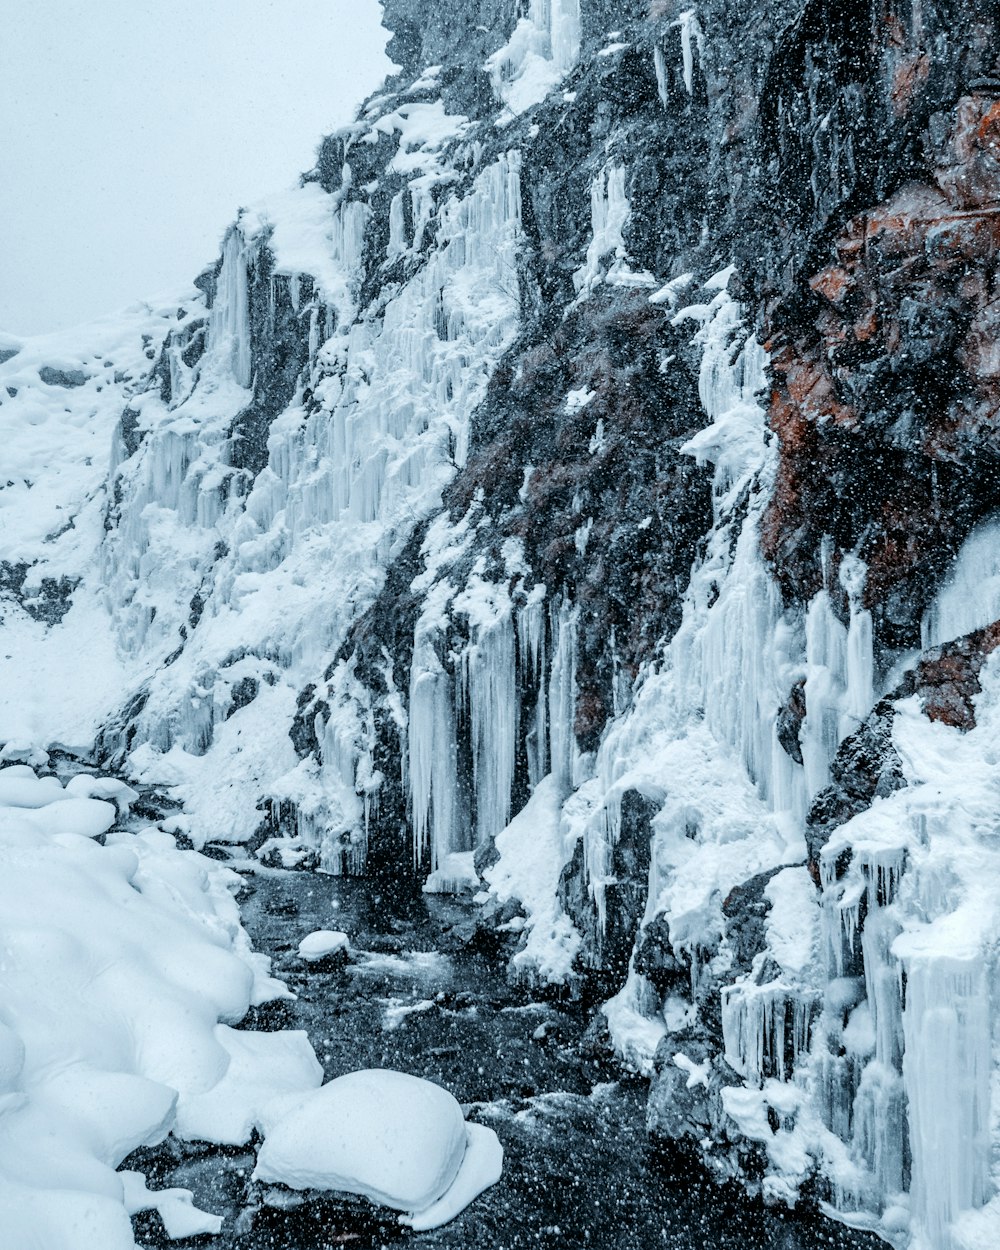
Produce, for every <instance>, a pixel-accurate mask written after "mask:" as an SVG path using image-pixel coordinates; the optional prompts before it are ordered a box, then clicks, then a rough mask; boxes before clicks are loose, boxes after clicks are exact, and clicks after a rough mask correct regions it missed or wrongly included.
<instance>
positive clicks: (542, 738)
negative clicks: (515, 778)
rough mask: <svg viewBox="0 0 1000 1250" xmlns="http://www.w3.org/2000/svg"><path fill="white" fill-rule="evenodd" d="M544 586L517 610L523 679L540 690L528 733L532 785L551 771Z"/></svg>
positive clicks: (526, 745)
mask: <svg viewBox="0 0 1000 1250" xmlns="http://www.w3.org/2000/svg"><path fill="white" fill-rule="evenodd" d="M546 616H547V613H546V608H545V587H544V586H536V587H534V589H533V590H532V592H531V594H530V595H529V596H528V602H527V603H526V604H525V605H524V607H522V608H520V609H519V610H518V614H517V636H518V646H519V656H518V660H519V668H520V672H521V682H522V685H524V686H526V687H527V686H529V685H530V686H532V687H534V689H535V691H536V692H537V695H536V700H535V716H534V724H533V725H532V726H531V728H530V729H529V730H528V731H527V733H526V734H525V747H526V750H527V756H528V781H529V782H530V784H531V786H532V788H534V787H535V786H537V785H538V783H539V782H540V781H541V779H542V778H543V777H544V776H545V775H546V774H547V773H548V771H549V743H548V704H547V701H546V691H545V664H546V654H545V623H546Z"/></svg>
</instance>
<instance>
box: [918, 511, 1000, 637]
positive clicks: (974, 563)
mask: <svg viewBox="0 0 1000 1250" xmlns="http://www.w3.org/2000/svg"><path fill="white" fill-rule="evenodd" d="M996 620H1000V520H997V519H994V518H991V519H990V520H988V521H984V522H982V523H981V524H980V525H978V526H976V528H975V529H974V530H973V531H972V533H971V534H970V535H969V537H968V538H967V539H966V540H965V542H964V543H963V544H962V549H961V551H960V552H959V553H958V557H957V558H956V560H955V563H954V564H953V566H952V569H951V572H950V573H949V575H948V577H947V578H946V579H945V581H944V583H943V584H942V586H941V588H940V590H939V591H938V593H937V595H936V596H935V598H934V601H933V603H932V604H931V605H930V607H929V608H928V609H927V612H926V613H925V615H924V619H923V621H922V622H921V627H920V642H921V646H923V647H924V648H925V649H926V648H927V647H938V646H940V645H941V643H943V642H949V641H950V640H951V639H952V638H961V637H962V636H963V635H965V634H969V633H971V632H972V631H973V630H975V629H983V628H984V627H985V626H986V625H992V623H993V622H994V621H996Z"/></svg>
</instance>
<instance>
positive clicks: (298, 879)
mask: <svg viewBox="0 0 1000 1250" xmlns="http://www.w3.org/2000/svg"><path fill="white" fill-rule="evenodd" d="M246 881H247V894H246V896H245V897H244V899H243V918H244V924H245V925H246V927H247V929H248V930H249V932H250V933H251V935H252V937H253V939H254V942H255V944H256V945H257V947H258V948H259V949H260V950H263V951H265V952H267V953H268V954H270V955H272V957H273V959H274V971H275V974H276V975H278V976H281V977H283V978H284V979H285V980H286V981H287V983H288V985H289V987H290V988H291V989H293V990H294V991H295V993H296V994H297V995H298V999H297V1001H296V1002H294V1003H277V1004H271V1005H268V1006H267V1007H265V1008H262V1009H260V1010H259V1011H258V1012H256V1013H252V1014H251V1017H250V1018H248V1020H247V1021H246V1022H245V1024H244V1026H243V1027H248V1028H254V1027H256V1028H263V1029H270V1028H288V1027H293V1028H305V1029H307V1030H308V1032H309V1036H310V1038H311V1040H312V1042H313V1045H314V1046H315V1049H316V1052H317V1054H318V1056H319V1058H320V1061H321V1062H322V1064H323V1067H324V1070H325V1076H326V1079H328V1080H329V1079H331V1078H333V1077H335V1076H339V1075H341V1074H342V1073H344V1072H348V1071H352V1070H354V1069H357V1068H366V1067H374V1068H378V1067H390V1068H396V1069H399V1070H402V1071H404V1072H410V1073H413V1074H415V1075H418V1076H422V1077H426V1078H428V1079H430V1080H433V1081H437V1082H439V1083H440V1084H441V1085H443V1086H444V1087H445V1088H447V1089H449V1090H450V1091H451V1092H452V1093H453V1094H454V1095H455V1096H456V1098H458V1099H459V1101H460V1102H461V1103H462V1104H463V1106H464V1107H465V1109H466V1112H467V1117H468V1119H469V1120H471V1121H474V1122H479V1123H482V1124H487V1125H489V1126H490V1127H491V1128H493V1129H494V1130H495V1131H496V1133H497V1134H498V1136H499V1137H500V1140H501V1142H502V1143H503V1146H504V1151H505V1161H504V1174H503V1178H502V1180H501V1181H500V1183H499V1184H497V1185H495V1186H494V1187H493V1188H492V1189H490V1190H489V1191H488V1192H487V1193H485V1194H484V1195H483V1196H482V1197H480V1198H479V1199H477V1200H476V1201H475V1202H474V1203H473V1204H472V1205H471V1207H469V1208H468V1209H467V1210H466V1211H465V1212H464V1213H463V1214H462V1215H461V1216H460V1217H459V1218H458V1219H457V1220H455V1221H454V1222H453V1223H451V1224H448V1225H446V1226H444V1227H442V1228H439V1229H436V1230H434V1231H432V1232H428V1233H420V1234H413V1233H410V1232H409V1231H407V1230H404V1229H400V1228H399V1226H398V1225H396V1224H395V1222H394V1218H393V1213H392V1212H382V1213H381V1215H380V1214H379V1213H378V1212H377V1211H375V1209H373V1208H371V1207H370V1206H368V1204H366V1203H363V1202H360V1201H358V1202H355V1203H349V1202H334V1201H330V1200H313V1201H309V1202H307V1203H304V1204H303V1205H300V1206H297V1207H294V1208H291V1209H282V1208H280V1207H277V1208H276V1207H274V1206H271V1205H268V1203H267V1201H265V1199H266V1197H267V1195H266V1194H265V1192H264V1189H263V1187H260V1186H257V1185H254V1184H251V1183H250V1181H249V1178H250V1174H251V1172H252V1170H253V1166H254V1154H253V1151H252V1150H250V1149H220V1148H218V1147H201V1146H192V1145H189V1144H180V1143H177V1142H175V1141H173V1140H172V1139H171V1140H169V1141H168V1142H167V1143H166V1144H165V1145H164V1146H161V1147H158V1148H156V1149H155V1150H143V1151H141V1152H138V1153H137V1154H136V1155H134V1156H133V1158H132V1160H131V1161H127V1162H126V1165H125V1166H134V1167H139V1168H141V1169H142V1170H144V1171H146V1172H147V1174H148V1177H149V1183H150V1185H151V1186H154V1187H160V1186H164V1185H178V1186H184V1187H187V1188H189V1189H192V1190H193V1191H194V1194H195V1201H196V1202H197V1203H198V1204H199V1205H200V1206H202V1207H204V1208H205V1209H207V1210H211V1211H215V1212H218V1213H219V1214H221V1215H223V1216H224V1217H225V1225H224V1228H223V1232H222V1234H221V1235H220V1236H219V1237H214V1238H209V1237H201V1238H196V1239H191V1240H187V1241H168V1240H167V1238H166V1236H165V1234H164V1232H163V1228H162V1225H161V1223H160V1221H159V1217H158V1216H157V1215H155V1214H147V1215H143V1216H138V1217H136V1221H135V1225H136V1231H137V1237H138V1240H139V1241H140V1244H144V1245H147V1246H151V1247H154V1246H155V1247H166V1246H174V1247H189V1246H191V1247H193V1246H202V1245H205V1246H208V1245H213V1246H216V1247H218V1250H230V1248H233V1250H235V1248H237V1247H239V1248H240V1250H327V1248H329V1247H333V1246H340V1245H348V1246H356V1247H359V1248H361V1250H363V1248H364V1247H381V1246H385V1245H388V1244H389V1243H391V1242H393V1241H401V1240H407V1241H409V1240H412V1239H414V1238H415V1239H416V1240H415V1242H414V1244H415V1245H420V1246H421V1247H425V1246H426V1247H432V1246H433V1247H455V1248H456V1250H458V1248H459V1247H461V1248H462V1250H466V1248H467V1247H469V1246H478V1247H482V1248H483V1250H501V1248H503V1250H515V1248H517V1247H528V1246H531V1247H552V1250H555V1248H556V1247H560V1248H563V1250H566V1248H569V1250H582V1248H583V1247H596V1248H600V1250H625V1248H634V1250H646V1248H647V1247H648V1248H650V1250H652V1248H653V1247H674V1248H675V1250H757V1248H760V1250H765V1248H766V1250H818V1248H819V1247H826V1246H829V1247H835V1248H837V1250H855V1248H860V1247H862V1246H872V1247H874V1246H876V1245H880V1244H881V1243H879V1242H876V1241H875V1239H874V1238H870V1237H866V1236H861V1235H859V1234H855V1233H852V1232H851V1231H849V1230H847V1229H845V1228H842V1227H840V1226H837V1225H835V1224H831V1223H828V1222H826V1221H824V1220H818V1221H811V1220H806V1219H800V1218H796V1217H791V1216H788V1215H785V1214H784V1213H782V1212H775V1211H768V1210H765V1209H764V1208H763V1207H762V1206H761V1205H759V1204H757V1203H755V1202H752V1201H750V1200H748V1199H747V1198H746V1197H745V1196H744V1195H743V1194H742V1193H740V1192H739V1191H738V1190H736V1189H732V1190H721V1189H719V1188H718V1187H717V1186H716V1185H714V1184H713V1183H712V1182H711V1181H710V1180H709V1179H708V1178H707V1177H706V1176H705V1175H704V1174H703V1173H702V1172H701V1171H700V1169H699V1168H698V1167H697V1165H696V1164H694V1163H692V1162H690V1161H688V1160H686V1159H677V1158H671V1157H666V1156H663V1155H662V1154H659V1153H657V1152H655V1151H653V1150H651V1149H650V1148H649V1146H648V1144H647V1141H646V1137H645V1133H644V1130H643V1123H644V1103H645V1094H646V1088H645V1083H644V1082H642V1081H639V1080H633V1079H628V1078H626V1079H624V1080H623V1079H622V1074H621V1072H620V1071H619V1070H618V1069H616V1068H615V1067H614V1066H613V1065H612V1064H611V1063H610V1062H609V1060H608V1058H607V1056H606V1055H605V1053H604V1052H603V1050H602V1048H601V1047H600V1046H595V1045H591V1044H588V1041H587V1038H586V1036H585V1026H586V1016H585V1013H584V1011H583V1009H582V1008H581V1007H580V1005H579V1004H573V1003H568V1002H559V1001H552V1000H549V1001H542V1000H541V999H540V998H539V997H537V996H533V995H532V994H530V993H529V992H528V991H526V990H522V989H519V988H516V987H511V986H510V985H508V984H507V982H506V979H505V977H504V972H503V967H502V964H501V963H500V961H498V960H496V959H491V958H490V957H489V955H488V953H484V952H473V951H470V950H469V949H468V947H467V945H466V944H465V943H464V941H463V940H462V937H463V936H464V935H465V934H467V932H468V929H469V919H470V914H469V909H468V908H467V907H466V906H464V905H463V904H461V903H459V902H456V901H453V900H447V899H442V898H440V897H429V898H428V897H416V898H406V899H403V900H400V899H399V898H395V899H389V898H387V897H384V896H383V894H382V893H381V891H380V887H379V885H378V884H377V883H376V882H374V881H366V880H350V879H342V878H330V877H323V876H318V875H312V874H308V873H301V872H285V871H279V870H261V869H257V870H256V871H254V872H253V873H248V874H247V878H246ZM321 929H332V930H343V931H344V932H346V933H347V934H348V935H349V936H350V940H351V947H352V952H353V954H352V961H351V962H350V963H347V964H344V963H343V962H342V961H340V960H338V959H336V958H334V959H331V960H330V961H329V963H328V964H322V963H319V964H317V963H316V962H313V963H308V962H306V961H305V960H304V959H302V958H301V957H300V955H299V953H298V947H299V943H300V941H301V940H302V938H303V937H305V936H306V935H308V934H309V933H312V932H314V931H316V930H321Z"/></svg>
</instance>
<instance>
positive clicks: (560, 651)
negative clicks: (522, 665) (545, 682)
mask: <svg viewBox="0 0 1000 1250" xmlns="http://www.w3.org/2000/svg"><path fill="white" fill-rule="evenodd" d="M551 622H552V623H551V629H552V635H553V638H554V640H555V641H554V648H553V655H552V671H551V674H550V676H549V724H550V730H549V733H550V741H551V749H552V773H553V775H554V776H555V779H556V784H557V785H558V787H559V791H560V793H562V794H568V793H569V791H570V790H571V789H572V788H573V774H574V766H575V763H576V755H577V749H576V734H575V732H574V721H575V718H576V623H577V609H576V608H575V607H573V608H571V607H569V606H568V605H567V604H565V603H562V604H560V605H559V607H558V609H556V608H553V610H552V614H551Z"/></svg>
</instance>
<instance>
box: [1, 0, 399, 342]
mask: <svg viewBox="0 0 1000 1250" xmlns="http://www.w3.org/2000/svg"><path fill="white" fill-rule="evenodd" d="M380 19H381V6H380V4H379V3H378V0H97V2H96V3H95V2H94V0H7V2H6V4H5V5H4V18H3V29H2V31H0V330H8V331H11V332H13V333H15V334H33V333H37V332H39V331H44V330H49V329H59V328H62V327H63V326H67V325H72V324H75V323H77V322H80V321H85V320H88V319H89V318H92V317H95V316H99V315H101V314H102V313H105V312H110V311H114V310H115V309H117V308H120V307H122V306H124V305H126V304H128V303H131V302H133V301H134V300H136V299H139V298H142V297H144V296H147V295H156V294H159V293H162V292H167V291H170V290H172V289H177V290H181V289H184V288H186V286H187V285H188V283H189V282H190V280H191V278H193V277H194V276H195V275H196V274H197V273H198V272H199V271H200V270H201V269H202V268H203V267H204V265H205V264H206V263H207V262H208V261H210V260H211V259H212V258H213V257H214V256H215V254H216V252H217V250H218V243H219V238H220V236H221V234H222V232H223V230H224V229H225V226H226V225H227V223H228V222H229V221H230V220H231V219H232V218H233V216H234V215H235V210H236V209H237V208H238V207H239V205H240V204H242V203H246V202H248V201H252V200H254V199H258V198H259V197H260V196H261V195H263V194H265V193H266V192H268V191H271V190H276V189H280V188H283V187H285V186H288V185H290V184H291V183H293V182H294V180H295V178H296V175H297V174H298V173H299V172H300V171H302V170H305V169H308V168H310V167H311V166H312V164H313V159H314V154H315V148H316V144H317V142H318V140H319V139H320V137H321V136H322V135H323V134H324V133H325V132H327V131H329V130H333V129H334V128H335V127H336V126H338V125H340V124H342V123H343V122H345V121H347V120H349V118H350V116H351V113H352V111H353V109H354V107H355V106H356V105H357V104H358V103H360V101H361V100H362V99H363V98H364V96H366V95H367V94H368V93H369V92H370V91H372V90H373V89H374V88H375V87H376V86H377V85H378V83H379V82H380V81H381V79H382V77H383V76H384V75H385V73H386V72H387V70H388V68H389V63H388V61H387V60H386V57H385V54H384V47H385V41H386V39H387V38H388V35H387V33H386V32H385V31H384V30H383V29H382V27H381V25H380Z"/></svg>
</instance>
